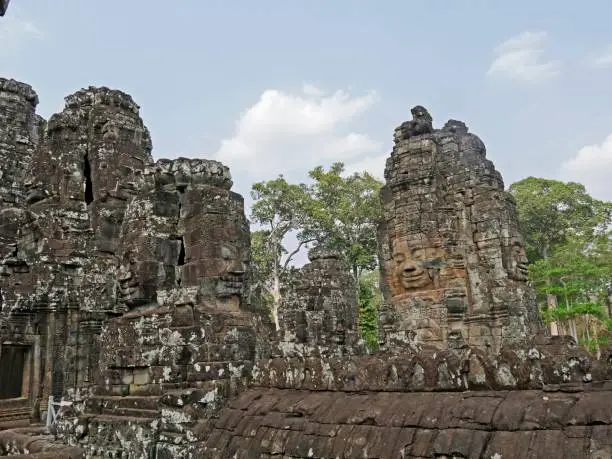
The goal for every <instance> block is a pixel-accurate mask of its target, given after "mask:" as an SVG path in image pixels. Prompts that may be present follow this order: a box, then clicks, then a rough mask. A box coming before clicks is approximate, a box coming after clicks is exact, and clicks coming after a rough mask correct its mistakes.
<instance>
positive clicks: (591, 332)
mask: <svg viewBox="0 0 612 459" xmlns="http://www.w3.org/2000/svg"><path fill="white" fill-rule="evenodd" d="M510 192H511V193H512V194H513V195H514V197H515V199H516V203H517V209H518V214H519V221H520V225H521V229H522V231H523V234H524V236H525V243H526V249H527V254H528V258H529V260H530V262H531V264H530V267H529V268H530V278H531V279H532V280H533V281H534V284H535V286H536V290H537V292H538V295H539V298H540V299H541V301H542V303H543V307H542V309H543V316H544V318H545V319H546V320H547V321H548V322H554V323H555V324H557V326H558V327H559V328H560V329H561V330H560V332H561V333H566V334H570V335H572V336H574V338H575V339H576V340H577V341H581V342H582V343H583V344H585V345H587V346H588V347H590V348H591V349H592V350H598V345H599V342H600V338H604V337H605V336H599V332H600V331H603V330H605V329H606V328H607V327H606V326H605V325H606V324H608V323H609V320H608V319H607V318H606V316H607V315H608V313H609V304H607V303H608V301H609V290H610V286H611V285H612V246H611V244H612V239H611V237H610V236H611V232H610V224H611V216H612V203H610V202H605V201H600V200H597V199H595V198H593V197H592V196H590V195H589V194H588V193H587V192H586V189H585V187H584V186H583V185H581V184H579V183H574V182H569V183H564V182H560V181H557V180H550V179H543V178H535V177H528V178H526V179H524V180H521V181H519V182H516V183H514V184H512V185H511V186H510Z"/></svg>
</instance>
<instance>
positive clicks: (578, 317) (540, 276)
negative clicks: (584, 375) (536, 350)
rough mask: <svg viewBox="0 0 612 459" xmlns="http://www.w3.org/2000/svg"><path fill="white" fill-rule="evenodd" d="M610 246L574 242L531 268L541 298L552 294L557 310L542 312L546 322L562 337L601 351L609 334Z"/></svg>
mask: <svg viewBox="0 0 612 459" xmlns="http://www.w3.org/2000/svg"><path fill="white" fill-rule="evenodd" d="M610 253H611V250H610V247H609V246H608V247H605V246H602V245H600V244H591V245H589V246H588V247H586V248H585V246H584V244H583V243H582V241H579V240H576V239H573V240H569V241H567V242H566V243H565V244H564V245H563V246H560V247H558V248H557V249H556V250H555V251H554V252H553V253H552V254H551V255H550V256H549V257H548V258H546V259H540V260H538V261H537V262H536V263H534V264H532V265H531V266H530V277H531V279H532V280H533V281H534V284H535V286H536V289H537V291H538V293H539V294H540V295H553V296H554V297H555V298H556V300H557V303H558V306H556V307H555V308H549V309H546V310H544V311H543V316H544V318H545V320H546V321H547V322H555V323H556V324H557V325H558V327H559V328H561V330H560V332H561V333H562V334H568V335H572V336H573V337H574V339H576V341H578V342H581V343H582V344H584V345H585V346H587V347H588V348H590V350H593V351H597V352H598V350H599V345H600V344H602V339H604V340H605V339H607V333H604V334H602V332H608V331H610V329H609V326H610V325H612V324H611V323H610V321H609V311H608V308H607V304H606V303H607V299H608V291H609V287H610V279H612V264H610V263H609V257H610Z"/></svg>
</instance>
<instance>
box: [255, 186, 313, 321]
mask: <svg viewBox="0 0 612 459" xmlns="http://www.w3.org/2000/svg"><path fill="white" fill-rule="evenodd" d="M251 197H252V198H253V201H254V202H253V205H252V206H251V222H252V223H254V224H255V225H256V226H257V227H258V228H260V229H259V230H257V231H254V232H253V233H252V237H251V246H252V260H253V271H254V274H253V277H254V288H256V289H259V290H260V291H262V297H263V299H264V301H265V302H267V304H268V305H269V306H270V311H271V314H272V318H273V320H274V324H275V326H276V329H277V330H278V328H279V324H278V307H279V305H280V302H281V279H282V277H283V275H284V274H285V273H286V271H287V270H288V269H289V268H290V263H291V261H292V260H293V259H294V257H295V255H296V254H297V253H298V252H299V251H300V249H301V248H302V246H303V245H304V244H306V243H308V240H306V239H304V240H301V241H299V242H298V243H297V245H296V247H293V249H292V250H291V251H289V249H288V248H287V247H285V241H286V237H287V235H288V234H289V233H290V232H291V231H295V230H298V229H300V228H301V227H302V225H303V222H304V213H303V209H304V207H305V203H306V201H307V198H308V190H307V188H306V186H305V185H293V184H289V183H287V181H286V180H285V179H284V178H283V176H282V175H280V176H279V177H278V178H276V179H274V180H269V181H267V182H258V183H255V184H253V186H252V188H251Z"/></svg>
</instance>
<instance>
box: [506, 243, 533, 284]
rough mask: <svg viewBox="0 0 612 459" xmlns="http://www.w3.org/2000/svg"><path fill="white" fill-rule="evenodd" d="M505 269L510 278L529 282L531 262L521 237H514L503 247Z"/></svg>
mask: <svg viewBox="0 0 612 459" xmlns="http://www.w3.org/2000/svg"><path fill="white" fill-rule="evenodd" d="M503 262H504V268H506V271H507V272H508V277H509V278H510V279H514V280H517V281H527V280H529V268H528V264H529V261H528V260H527V252H526V251H525V245H524V244H523V241H522V240H521V239H520V238H519V237H512V238H510V240H509V241H508V243H507V244H506V245H504V247H503Z"/></svg>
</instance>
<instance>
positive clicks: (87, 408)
mask: <svg viewBox="0 0 612 459" xmlns="http://www.w3.org/2000/svg"><path fill="white" fill-rule="evenodd" d="M37 102H38V98H37V96H36V94H35V93H34V91H33V90H32V88H31V87H29V86H28V85H26V84H23V83H18V82H15V81H13V80H6V79H0V120H1V121H2V122H1V123H0V214H1V218H0V306H1V310H0V430H1V431H0V456H2V455H9V454H10V455H13V456H14V457H32V458H34V457H35V458H41V459H42V458H46V457H67V458H68V457H69V458H77V457H79V458H80V457H83V458H102V457H116V458H159V459H165V458H179V457H180V458H221V457H235V458H240V457H285V458H306V457H330V458H333V457H355V458H357V457H359V458H363V457H370V458H387V457H388V458H394V457H403V458H425V457H437V458H444V457H448V458H451V457H453V458H461V457H469V458H471V457H486V458H493V457H494V458H504V459H505V458H511V457H516V458H519V457H520V458H523V457H560V458H562V457H567V458H576V457H585V458H587V457H590V458H600V457H601V458H603V457H610V455H612V442H611V441H610V438H612V411H611V410H610V406H612V405H611V404H610V403H609V400H611V396H612V349H610V348H607V349H603V350H602V355H601V358H600V359H599V360H595V359H594V358H593V357H592V356H591V355H589V354H588V353H587V352H586V351H584V350H583V349H581V348H579V347H578V346H577V345H576V343H574V342H573V341H572V340H571V339H570V338H567V337H549V336H546V335H545V330H544V328H543V326H542V324H541V322H540V320H539V318H538V313H537V305H536V303H535V297H534V292H533V289H532V287H531V286H530V285H529V283H528V282H527V277H526V275H527V272H526V258H525V251H524V247H523V241H522V237H521V234H520V231H519V228H518V222H517V218H516V209H515V204H514V202H513V201H512V198H511V197H510V195H509V194H508V193H507V192H506V191H504V186H503V181H502V178H501V175H500V174H499V172H497V171H496V170H495V168H494V166H493V164H492V163H491V162H490V161H489V160H487V159H486V157H485V155H486V151H485V146H484V143H483V142H482V141H481V140H480V139H479V138H478V137H477V136H475V135H474V134H471V133H469V132H468V129H467V127H466V125H465V124H464V123H462V122H460V121H456V120H450V121H448V122H447V123H446V124H445V126H444V127H443V128H442V129H435V128H434V127H433V119H432V117H431V115H430V114H429V113H428V112H427V110H426V109H425V108H424V107H421V106H417V107H415V108H414V109H412V114H413V119H412V120H411V121H407V122H405V123H403V124H402V125H401V126H400V127H398V129H396V131H395V147H394V149H393V152H392V153H391V156H390V158H389V159H388V161H387V168H386V171H385V178H386V185H385V187H384V188H383V190H382V203H383V207H384V219H383V221H382V222H381V225H380V228H379V248H380V259H381V265H382V266H381V271H382V278H381V288H382V291H383V295H384V304H383V306H382V307H381V311H380V325H381V327H380V331H381V333H380V344H381V350H380V351H379V352H376V353H373V354H368V352H367V350H366V347H365V346H364V343H363V342H362V340H361V339H360V336H359V318H358V303H357V297H356V286H355V285H354V283H353V281H352V279H351V277H350V275H349V274H348V273H347V270H346V268H345V267H344V265H343V264H342V261H341V259H340V257H338V256H337V255H336V254H333V253H329V252H326V251H322V250H318V249H315V250H313V251H312V252H311V253H310V254H309V258H310V263H308V264H306V265H305V266H304V267H302V268H301V269H300V270H299V272H298V273H297V275H296V278H295V282H294V283H292V284H291V285H289V286H287V288H286V292H285V295H284V298H283V302H282V305H281V307H280V309H279V319H280V330H279V331H278V332H276V331H275V330H274V327H273V325H272V323H271V320H270V317H269V316H268V314H267V312H266V311H265V310H264V308H263V307H262V306H261V305H260V304H259V299H258V298H257V297H256V296H255V297H253V296H249V295H247V292H249V291H250V289H249V282H250V232H249V226H248V221H247V219H246V217H245V213H244V201H243V198H242V197H241V196H240V195H238V194H236V193H234V192H232V191H231V187H232V180H231V175H230V172H229V170H228V168H227V167H226V166H224V165H222V164H221V163H219V162H216V161H211V160H205V159H187V158H176V159H172V160H167V159H163V160H158V161H157V162H153V160H152V157H151V151H152V142H151V138H150V135H149V132H148V130H147V128H146V127H145V126H144V123H143V121H142V119H141V118H140V116H139V107H138V106H137V105H136V103H135V102H134V101H133V100H132V98H131V97H130V96H129V95H127V94H125V93H122V92H120V91H116V90H111V89H108V88H105V87H101V88H94V87H89V88H87V89H83V90H80V91H77V92H76V93H74V94H72V95H70V96H68V97H66V104H65V108H64V110H63V111H62V112H61V113H59V114H56V115H53V116H52V117H51V118H50V119H49V121H48V122H45V121H44V120H42V119H41V118H40V117H39V116H37V115H36V113H35V108H36V104H37ZM3 349H4V352H3ZM8 356H11V357H10V358H11V359H17V360H14V361H13V360H11V361H9V360H8V359H9V357H8ZM19 359H22V361H20V360H19ZM15 362H17V363H15ZM19 362H21V363H19ZM16 365H17V366H16ZM19 365H21V366H19ZM6 368H11V369H12V370H13V371H7V370H6ZM20 373H22V374H23V377H22V380H21V382H22V384H21V397H14V395H12V394H13V392H14V389H15V388H14V387H13V385H14V383H15V376H17V377H18V376H19V374H20ZM9 376H10V377H9ZM9 389H10V390H9ZM3 394H4V395H3ZM49 396H52V397H55V400H56V401H57V402H59V401H60V400H61V406H60V407H58V411H59V413H58V419H57V422H56V423H55V424H54V425H53V426H52V429H51V433H49V432H47V431H46V430H44V429H42V430H41V428H39V427H36V428H34V430H31V429H32V428H28V429H29V430H28V429H26V430H23V429H22V428H16V427H19V426H26V425H29V424H33V425H36V424H39V423H40V422H41V420H44V419H45V417H46V410H47V400H48V397H49ZM2 429H8V430H2ZM15 454H17V456H15ZM53 454H55V455H53Z"/></svg>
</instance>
